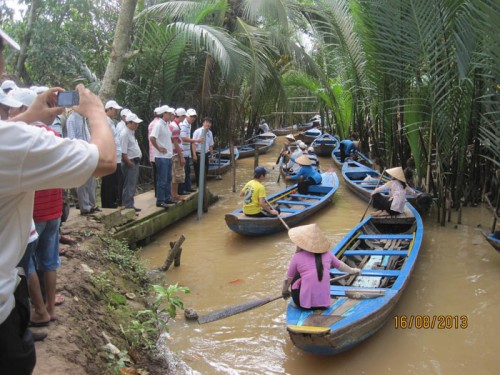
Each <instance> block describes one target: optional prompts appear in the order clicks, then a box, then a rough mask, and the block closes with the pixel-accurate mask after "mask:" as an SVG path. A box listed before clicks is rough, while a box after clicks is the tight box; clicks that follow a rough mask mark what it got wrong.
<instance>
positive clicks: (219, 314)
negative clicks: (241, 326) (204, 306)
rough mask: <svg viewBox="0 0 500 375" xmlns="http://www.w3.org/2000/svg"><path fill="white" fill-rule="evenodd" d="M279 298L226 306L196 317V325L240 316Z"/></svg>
mask: <svg viewBox="0 0 500 375" xmlns="http://www.w3.org/2000/svg"><path fill="white" fill-rule="evenodd" d="M280 298H282V297H281V296H278V297H272V298H263V299H260V300H257V301H251V302H243V303H239V304H237V305H233V306H228V307H225V308H223V309H220V310H217V311H213V312H211V313H208V314H205V315H202V316H200V317H198V323H199V324H205V323H210V322H214V321H216V320H220V319H224V318H227V317H229V316H233V315H236V314H240V313H242V312H245V311H248V310H252V309H255V308H256V307H259V306H262V305H265V304H266V303H269V302H271V301H275V300H277V299H280Z"/></svg>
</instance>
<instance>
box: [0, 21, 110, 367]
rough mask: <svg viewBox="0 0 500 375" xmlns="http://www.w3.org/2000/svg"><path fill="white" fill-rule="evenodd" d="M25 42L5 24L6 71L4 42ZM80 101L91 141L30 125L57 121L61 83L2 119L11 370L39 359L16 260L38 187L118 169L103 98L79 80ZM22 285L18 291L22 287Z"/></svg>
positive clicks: (1, 211)
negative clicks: (14, 37) (17, 39)
mask: <svg viewBox="0 0 500 375" xmlns="http://www.w3.org/2000/svg"><path fill="white" fill-rule="evenodd" d="M7 43H8V44H10V45H11V46H12V47H13V48H15V49H17V50H19V45H18V44H17V43H15V42H14V41H13V40H12V39H11V38H10V37H9V36H8V35H6V34H5V33H4V32H3V31H2V30H1V29H0V74H1V73H3V55H2V51H3V47H4V45H6V44H7ZM77 90H78V92H79V96H80V104H79V105H78V106H77V107H76V108H77V109H78V110H79V111H80V112H81V113H82V114H83V115H84V116H86V117H87V118H88V119H89V126H90V128H91V130H92V138H91V139H90V140H89V143H87V142H82V141H80V140H68V139H64V138H57V137H56V136H55V135H54V134H53V133H51V132H48V131H46V130H45V129H42V128H39V127H36V126H27V125H26V124H30V123H34V122H36V121H41V122H43V123H45V124H51V123H52V122H53V121H54V118H55V116H57V115H59V114H61V113H62V111H63V109H62V108H57V107H55V103H56V99H57V93H58V92H60V91H63V90H62V89H60V88H52V89H49V90H47V91H46V92H44V93H42V94H40V95H38V96H37V98H36V99H35V101H34V102H33V104H32V105H31V106H30V107H29V108H28V110H27V111H26V112H24V113H22V114H20V115H18V116H16V118H14V119H12V121H9V122H5V121H0V145H1V146H0V155H1V157H0V243H1V244H2V248H3V250H2V256H1V257H0V369H1V372H2V373H5V374H16V375H24V374H31V373H32V371H33V368H34V366H35V362H36V355H35V347H34V344H33V337H32V334H31V331H30V330H29V329H27V325H28V322H29V303H28V302H27V300H26V298H25V297H26V296H25V295H22V294H21V288H18V285H19V287H21V286H24V287H26V283H25V280H24V281H23V280H21V282H20V278H19V276H18V272H17V268H16V265H17V264H18V263H19V261H20V260H21V258H22V256H23V254H24V250H25V249H26V245H27V242H28V236H29V234H30V230H31V222H32V215H33V199H34V194H35V191H36V190H42V189H51V188H71V187H74V186H77V185H80V184H82V183H84V182H85V181H86V180H87V179H88V178H89V176H91V175H92V174H93V175H94V176H104V175H107V174H109V173H112V172H113V171H114V169H115V168H116V156H115V147H114V145H113V136H112V134H111V132H110V130H109V128H108V126H107V124H106V114H105V113H104V108H103V105H102V103H101V101H100V100H99V98H98V97H97V96H96V95H94V94H92V93H91V92H90V90H88V89H85V87H84V86H83V85H78V86H77ZM16 288H17V290H16Z"/></svg>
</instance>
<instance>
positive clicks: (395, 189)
mask: <svg viewBox="0 0 500 375" xmlns="http://www.w3.org/2000/svg"><path fill="white" fill-rule="evenodd" d="M386 173H387V174H388V175H389V176H391V177H393V179H392V180H390V181H388V182H386V183H385V184H384V185H382V186H379V187H378V188H376V189H375V190H373V191H372V194H371V197H372V202H373V203H372V205H373V208H375V209H377V210H378V211H376V212H375V213H373V215H372V216H382V215H399V214H401V213H403V211H404V208H405V203H406V194H407V193H408V194H415V195H417V193H416V192H415V190H413V189H412V188H411V187H410V186H408V184H407V183H406V178H405V174H404V172H403V168H401V167H395V168H391V169H387V170H386ZM385 190H388V191H389V194H388V195H387V196H386V195H382V192H383V191H385Z"/></svg>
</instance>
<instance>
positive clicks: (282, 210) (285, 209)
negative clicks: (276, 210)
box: [280, 207, 300, 214]
mask: <svg viewBox="0 0 500 375" xmlns="http://www.w3.org/2000/svg"><path fill="white" fill-rule="evenodd" d="M280 211H281V212H286V213H289V214H294V213H296V212H299V211H300V210H294V209H292V208H286V207H280Z"/></svg>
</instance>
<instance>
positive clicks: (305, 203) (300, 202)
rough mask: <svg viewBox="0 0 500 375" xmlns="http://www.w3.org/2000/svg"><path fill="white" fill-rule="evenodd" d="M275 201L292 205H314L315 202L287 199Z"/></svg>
mask: <svg viewBox="0 0 500 375" xmlns="http://www.w3.org/2000/svg"><path fill="white" fill-rule="evenodd" d="M274 203H276V204H289V205H292V206H312V205H313V204H314V203H311V202H304V201H285V200H279V201H275V202H274Z"/></svg>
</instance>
